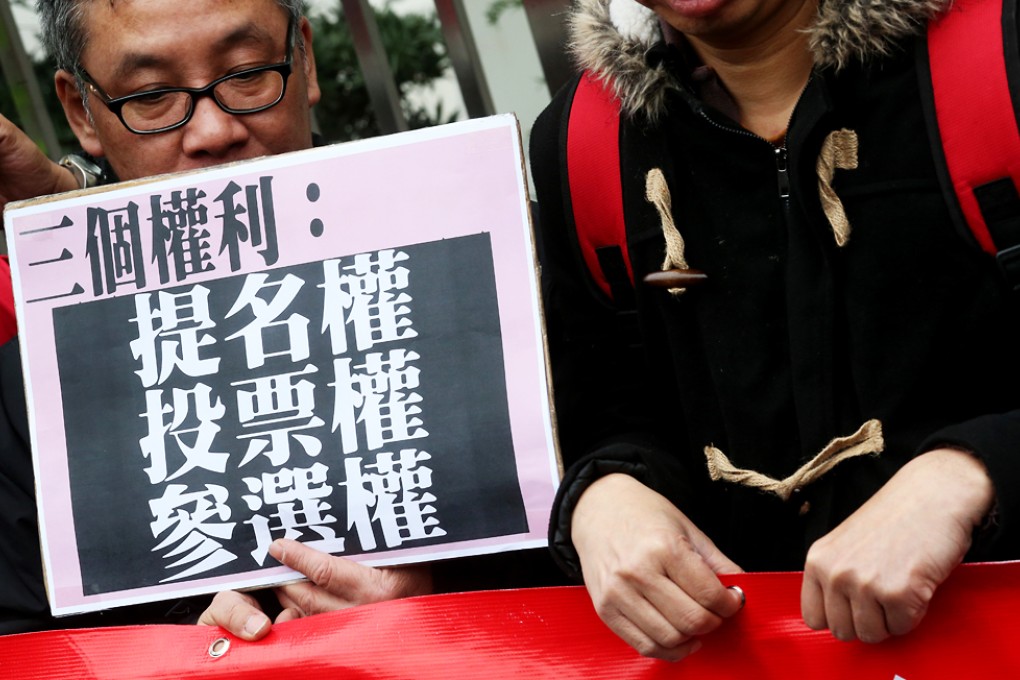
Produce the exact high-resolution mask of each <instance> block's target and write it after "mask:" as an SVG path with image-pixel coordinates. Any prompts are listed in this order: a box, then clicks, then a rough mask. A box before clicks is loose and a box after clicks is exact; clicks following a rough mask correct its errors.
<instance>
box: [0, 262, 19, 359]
mask: <svg viewBox="0 0 1020 680" xmlns="http://www.w3.org/2000/svg"><path fill="white" fill-rule="evenodd" d="M17 334H18V319H17V317H15V315H14V285H13V284H12V283H11V263H10V261H8V259H7V256H6V255H0V345H2V344H4V343H5V342H7V341H8V340H10V339H11V338H13V337H14V336H15V335H17Z"/></svg>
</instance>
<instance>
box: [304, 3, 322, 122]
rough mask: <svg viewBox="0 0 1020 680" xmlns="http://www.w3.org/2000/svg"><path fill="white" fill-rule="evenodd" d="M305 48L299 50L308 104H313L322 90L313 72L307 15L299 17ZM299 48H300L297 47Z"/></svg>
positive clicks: (312, 52)
mask: <svg viewBox="0 0 1020 680" xmlns="http://www.w3.org/2000/svg"><path fill="white" fill-rule="evenodd" d="M300 39H301V40H303V41H304V45H305V48H304V49H303V50H300V51H301V56H302V61H303V62H304V72H305V82H306V83H307V85H306V89H307V90H308V105H309V106H315V105H316V104H318V103H319V98H320V97H321V96H322V91H321V90H320V89H319V77H318V75H316V72H315V52H314V51H312V24H311V23H310V22H309V21H308V17H301V36H300ZM299 49H300V48H299Z"/></svg>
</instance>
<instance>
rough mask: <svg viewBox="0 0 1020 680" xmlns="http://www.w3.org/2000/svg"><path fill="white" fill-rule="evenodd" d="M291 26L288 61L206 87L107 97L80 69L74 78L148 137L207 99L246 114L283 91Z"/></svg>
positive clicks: (292, 24)
mask: <svg viewBox="0 0 1020 680" xmlns="http://www.w3.org/2000/svg"><path fill="white" fill-rule="evenodd" d="M294 27H295V22H294V18H293V17H291V19H290V22H289V23H288V24H287V58H286V59H285V60H284V61H283V62H281V63H279V64H267V65H266V66H256V67H255V68H249V69H245V70H244V71H238V72H237V73H230V74H227V75H225V76H223V77H222V78H217V79H216V80H214V81H212V82H211V83H209V84H208V85H206V86H205V87H199V88H190V87H168V88H163V89H159V90H148V91H145V92H135V93H134V94H129V95H126V96H124V97H116V98H114V97H110V96H109V95H108V94H106V92H105V91H104V90H103V88H101V87H100V86H99V85H98V84H96V81H95V80H94V79H93V78H92V76H90V75H89V74H88V71H86V70H85V69H84V68H79V69H78V70H77V76H78V77H79V78H81V79H82V80H83V81H84V82H86V83H88V84H89V86H90V87H91V88H92V89H93V90H94V91H95V93H96V94H97V95H99V98H100V100H101V101H102V102H103V104H104V105H106V108H108V109H109V110H110V111H112V112H113V113H114V115H116V116H117V118H119V119H120V122H121V123H123V124H124V127H126V128H127V129H128V130H130V131H131V132H134V133H135V134H139V135H152V134H156V133H159V132H167V131H169V130H175V129H177V128H179V127H181V126H182V125H186V124H187V122H188V121H189V120H191V116H192V115H193V114H194V113H195V103H196V102H197V101H198V100H199V99H201V98H202V97H211V98H212V100H213V101H214V102H216V105H217V106H219V107H220V108H221V109H223V110H224V111H226V112H227V113H230V114H233V115H245V114H249V113H258V112H259V111H265V110H266V109H270V108H272V107H274V106H276V105H277V104H279V103H280V101H281V100H282V99H283V96H284V95H285V94H286V93H287V79H288V78H289V77H290V74H291V72H292V70H293V68H292V66H293V61H294V34H295V30H294Z"/></svg>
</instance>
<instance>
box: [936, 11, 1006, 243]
mask: <svg viewBox="0 0 1020 680" xmlns="http://www.w3.org/2000/svg"><path fill="white" fill-rule="evenodd" d="M1004 54H1005V53H1004V48H1003V40H1002V0H956V1H955V2H954V3H953V6H952V8H951V9H950V10H949V11H948V12H947V13H946V15H945V16H943V17H942V18H941V19H940V20H939V21H937V22H935V23H934V24H933V25H932V26H931V28H930V29H929V31H928V55H929V60H930V63H931V76H932V86H933V88H934V90H935V113H936V116H937V117H938V122H939V132H940V135H941V137H942V148H943V150H944V151H945V155H946V166H947V168H948V170H949V176H950V178H951V179H952V182H953V187H954V188H955V190H956V194H957V196H959V199H960V207H961V209H962V210H963V214H964V217H965V218H966V219H967V223H968V224H969V225H970V229H971V231H972V232H974V236H975V237H976V238H977V240H978V242H979V243H980V244H981V247H982V248H983V249H984V250H986V251H987V252H989V253H992V254H994V253H996V252H997V249H996V247H995V244H994V243H993V242H992V237H991V235H990V234H989V233H988V227H987V225H986V224H985V220H984V218H983V217H982V216H981V209H980V207H979V206H978V202H977V199H976V198H975V197H974V193H973V189H974V187H977V186H981V185H982V184H985V183H987V182H990V181H993V180H997V179H1001V178H1002V177H1003V176H1005V175H1007V174H1008V175H1009V176H1011V177H1012V178H1013V183H1014V184H1016V185H1018V186H1020V131H1018V130H1017V121H1016V117H1015V115H1014V112H1013V103H1012V101H1011V99H1010V95H1009V86H1008V82H1007V79H1006V62H1005V56H1004Z"/></svg>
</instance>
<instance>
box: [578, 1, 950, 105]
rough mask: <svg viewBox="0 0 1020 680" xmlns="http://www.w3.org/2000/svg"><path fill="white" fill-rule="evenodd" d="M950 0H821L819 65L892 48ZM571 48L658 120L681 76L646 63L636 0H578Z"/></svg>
mask: <svg viewBox="0 0 1020 680" xmlns="http://www.w3.org/2000/svg"><path fill="white" fill-rule="evenodd" d="M951 3H952V0H880V1H879V2H876V1H875V0H822V4H821V7H820V9H819V11H818V18H817V20H816V22H815V24H814V25H813V26H812V27H811V29H809V33H810V36H811V43H810V44H811V49H812V52H813V54H814V60H815V65H816V67H818V68H833V69H841V68H843V67H844V66H847V65H848V64H851V63H854V62H859V63H862V62H866V61H868V60H869V59H875V58H879V57H882V56H885V55H888V54H889V53H891V52H892V51H893V50H894V48H895V45H896V43H897V41H899V40H901V39H903V38H905V37H907V36H912V35H919V34H920V33H922V32H923V31H924V28H925V26H926V25H927V23H928V21H929V20H930V19H931V18H932V17H934V16H935V15H937V14H938V13H939V12H941V11H943V10H945V9H946V8H948V7H949V5H950V4H951ZM568 32H569V45H568V47H569V49H570V52H571V54H572V55H573V58H574V60H575V62H576V63H577V65H578V66H579V67H581V69H583V70H586V71H589V72H591V73H593V74H594V75H595V76H596V77H598V78H599V79H601V80H602V81H604V82H605V83H606V84H608V85H609V86H610V88H611V89H612V91H613V92H614V93H615V94H616V96H617V97H619V99H620V101H621V103H622V108H623V112H624V113H625V114H626V115H629V116H635V115H638V114H641V115H642V116H644V117H646V118H648V119H650V120H655V119H657V118H658V117H659V116H660V115H661V114H662V113H663V111H664V110H665V103H666V97H667V94H668V92H669V90H671V89H676V88H678V87H679V81H678V80H677V79H676V77H675V75H674V74H673V72H672V71H671V70H670V68H669V66H668V64H667V63H663V62H661V61H659V62H655V61H654V60H653V61H652V62H651V63H650V62H649V61H648V60H646V58H645V54H646V53H647V51H648V49H649V48H650V47H652V46H653V45H655V44H656V43H657V42H659V41H660V40H661V33H660V31H659V25H658V19H657V17H656V15H655V14H654V13H653V12H652V11H651V10H649V9H646V8H645V7H643V6H642V5H639V4H638V3H637V2H636V0H575V4H574V8H573V11H572V13H571V15H570V18H569V25H568Z"/></svg>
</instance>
